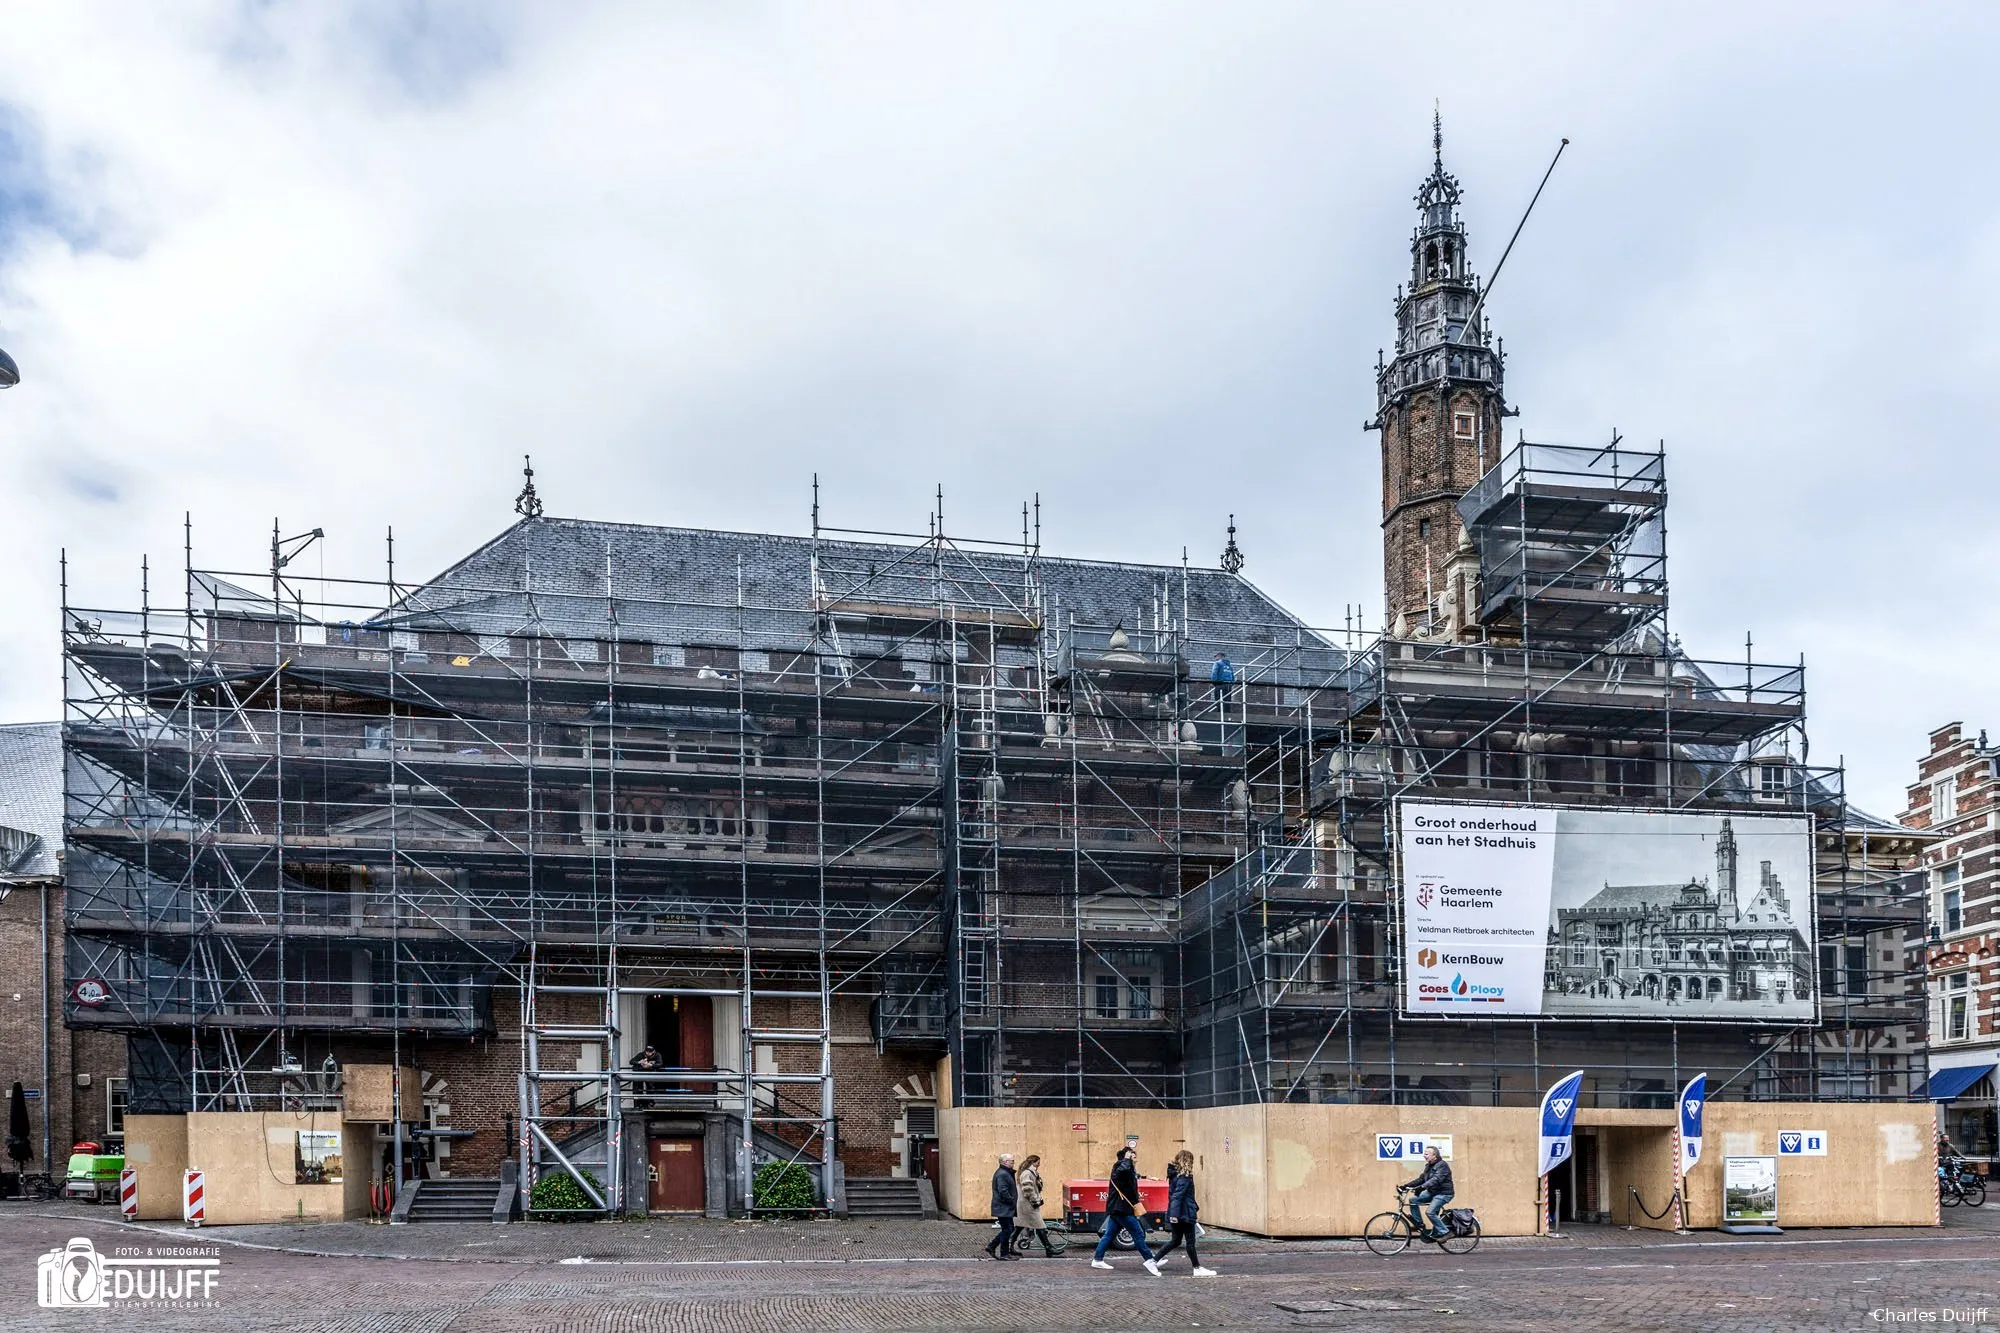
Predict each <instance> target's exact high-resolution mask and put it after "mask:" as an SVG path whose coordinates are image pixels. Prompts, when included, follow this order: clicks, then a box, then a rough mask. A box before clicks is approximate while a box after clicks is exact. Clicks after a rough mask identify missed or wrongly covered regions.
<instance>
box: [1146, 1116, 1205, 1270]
mask: <svg viewBox="0 0 2000 1333" xmlns="http://www.w3.org/2000/svg"><path fill="white" fill-rule="evenodd" d="M1200 1212H1201V1204H1200V1203H1199V1202H1198V1201H1197V1200H1196V1199H1195V1197H1194V1154H1193V1153H1191V1152H1189V1151H1188V1150H1187V1149H1185V1148H1183V1149H1181V1150H1180V1152H1179V1153H1178V1154H1176V1155H1175V1157H1174V1160H1173V1161H1171V1162H1169V1163H1168V1164H1167V1221H1168V1223H1169V1224H1170V1225H1172V1227H1173V1229H1174V1234H1173V1239H1171V1240H1169V1241H1168V1242H1167V1243H1166V1244H1165V1245H1163V1246H1161V1247H1160V1255H1159V1258H1160V1262H1161V1263H1165V1262H1166V1260H1167V1256H1168V1255H1170V1254H1172V1253H1173V1252H1174V1250H1175V1249H1176V1248H1177V1247H1178V1246H1179V1245H1180V1243H1181V1241H1183V1240H1185V1241H1187V1252H1188V1262H1189V1263H1191V1264H1193V1265H1194V1275H1195V1276H1196V1277H1214V1276H1215V1270H1214V1269H1213V1268H1203V1267H1202V1266H1201V1256H1200V1255H1199V1254H1196V1253H1195V1248H1194V1238H1195V1217H1196V1216H1197V1215H1198V1214H1199V1213H1200Z"/></svg>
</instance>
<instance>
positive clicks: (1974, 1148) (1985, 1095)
mask: <svg viewBox="0 0 2000 1333" xmlns="http://www.w3.org/2000/svg"><path fill="white" fill-rule="evenodd" d="M1903 822H1905V823H1907V824H1909V825H1911V826H1913V827H1916V828H1921V829H1927V830H1930V831H1932V832H1934V833H1936V834H1939V835H1941V836H1940V838H1939V840H1938V841H1937V842H1935V843H1933V844H1932V845H1931V847H1930V848H1929V850H1928V851H1927V852H1926V853H1925V855H1924V860H1923V865H1924V875H1925V879H1926V884H1925V889H1926V891H1927V892H1928V893H1929V895H1930V922H1931V925H1930V930H1929V938H1928V939H1927V940H1925V941H1924V943H1923V945H1922V946H1921V947H1922V954H1923V963H1924V965H1925V967H1926V969H1927V971H1928V981H1927V987H1926V989H1927V999H1928V1029H1929V1054H1930V1068H1931V1077H1930V1086H1929V1088H1928V1092H1929V1095H1930V1096H1931V1098H1932V1100H1934V1101H1939V1102H1942V1103H1943V1106H1944V1127H1945V1133H1946V1135H1947V1136H1948V1137H1949V1138H1950V1139H1951V1141H1952V1142H1953V1143H1954V1144H1955V1145H1957V1147H1958V1148H1959V1150H1960V1151H1962V1152H1964V1153H1965V1154H1966V1155H1968V1156H1970V1157H1974V1158H1977V1159H1980V1160H1982V1161H1985V1162H1988V1163H1991V1162H1992V1161H1993V1160H1994V1159H1995V1157H1996V1154H2000V1138H1996V1128H2000V1127H1997V1126H1996V1115H1995V1109H1996V1100H1995V1088H1994V1081H1995V1080H1994V1072H1993V1070H1994V1064H1995V1061H1996V1060H2000V1013H1996V997H2000V746H1994V745H1991V744H1989V743H1988V741H1987V738H1986V733H1985V732H1984V731H1981V732H1980V733H1979V735H1978V737H1977V738H1974V737H1969V736H1967V735H1965V734H1964V728H1963V726H1962V724H1960V723H1957V722H1953V723H1950V724H1949V725H1947V726H1942V727H1939V728H1938V729H1937V730H1936V731H1934V732H1932V733H1931V735H1930V751H1929V753H1928V754H1926V755H1925V756H1924V757H1923V758H1922V759H1921V760H1919V761H1918V763H1917V780H1916V781H1915V782H1913V783H1911V784H1910V787H1909V804H1908V806H1907V808H1906V809H1905V811H1904V814H1903Z"/></svg>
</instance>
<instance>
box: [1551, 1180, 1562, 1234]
mask: <svg viewBox="0 0 2000 1333" xmlns="http://www.w3.org/2000/svg"><path fill="white" fill-rule="evenodd" d="M1562 1213H1563V1192H1562V1191H1561V1190H1550V1191H1549V1239H1550V1240H1563V1239H1565V1237H1564V1236H1563V1233H1562V1232H1561V1231H1560V1230H1558V1228H1559V1227H1561V1226H1562Z"/></svg>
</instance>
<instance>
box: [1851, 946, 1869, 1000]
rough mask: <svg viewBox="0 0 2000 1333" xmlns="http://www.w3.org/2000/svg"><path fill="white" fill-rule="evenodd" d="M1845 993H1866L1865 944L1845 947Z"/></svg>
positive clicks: (1866, 948)
mask: <svg viewBox="0 0 2000 1333" xmlns="http://www.w3.org/2000/svg"><path fill="white" fill-rule="evenodd" d="M1847 993H1848V994H1849V995H1866V994H1867V993H1868V946H1867V945H1865V944H1850V945H1848V946H1847Z"/></svg>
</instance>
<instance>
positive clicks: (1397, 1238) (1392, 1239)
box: [1361, 1213, 1410, 1256]
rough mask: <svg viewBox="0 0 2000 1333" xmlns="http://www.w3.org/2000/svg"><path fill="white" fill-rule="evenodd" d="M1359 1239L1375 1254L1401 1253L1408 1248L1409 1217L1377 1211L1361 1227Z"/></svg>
mask: <svg viewBox="0 0 2000 1333" xmlns="http://www.w3.org/2000/svg"><path fill="white" fill-rule="evenodd" d="M1361 1240H1362V1243H1363V1244H1365V1245H1367V1247H1368V1248H1369V1249H1371V1250H1373V1251H1375V1253H1377V1254H1380V1255H1385V1256H1386V1255H1391V1254H1401V1253H1402V1252H1403V1251H1404V1250H1407V1249H1409V1248H1410V1219H1409V1218H1407V1217H1404V1216H1403V1215H1402V1214H1401V1213H1377V1214H1375V1216H1373V1217H1371V1218H1369V1219H1368V1225H1367V1226H1365V1227H1363V1228H1361Z"/></svg>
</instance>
